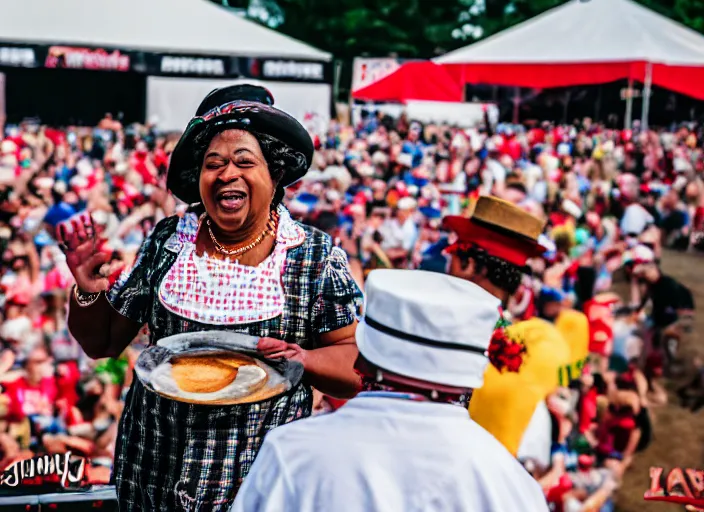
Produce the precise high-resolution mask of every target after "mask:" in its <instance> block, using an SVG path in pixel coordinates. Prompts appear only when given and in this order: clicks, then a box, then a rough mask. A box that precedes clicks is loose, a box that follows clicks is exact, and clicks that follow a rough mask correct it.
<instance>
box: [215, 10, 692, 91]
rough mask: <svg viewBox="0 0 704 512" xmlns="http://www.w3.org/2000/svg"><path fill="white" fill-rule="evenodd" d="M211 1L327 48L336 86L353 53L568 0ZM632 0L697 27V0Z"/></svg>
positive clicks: (505, 24)
mask: <svg viewBox="0 0 704 512" xmlns="http://www.w3.org/2000/svg"><path fill="white" fill-rule="evenodd" d="M211 1H213V2H215V3H218V4H224V5H230V6H231V7H234V8H237V9H238V11H239V12H246V15H247V16H248V17H250V18H252V19H254V20H256V21H258V22H260V23H263V24H264V25H267V26H269V27H271V28H275V29H276V30H279V31H280V32H283V33H284V34H287V35H289V36H291V37H294V38H296V39H299V40H301V41H304V42H306V43H308V44H310V45H312V46H315V47H317V48H320V49H321V50H325V51H328V52H330V53H332V54H333V55H334V56H335V58H336V59H338V60H340V61H342V62H343V64H344V65H343V68H342V71H343V74H342V78H341V80H340V84H341V86H342V87H343V88H344V87H345V85H346V84H349V83H350V79H351V62H352V59H354V57H359V56H368V57H388V56H396V57H399V58H409V59H414V58H415V59H428V58H432V57H435V56H437V55H442V54H443V53H447V52H448V51H451V50H455V49H457V48H460V47H462V46H466V45H468V44H470V43H473V42H475V41H477V40H480V39H482V38H486V37H488V36H491V35H493V34H495V33H497V32H500V31H501V30H504V29H506V28H509V27H511V26H513V25H517V24H518V23H522V22H523V21H526V20H528V19H530V18H532V17H534V16H537V15H539V14H541V13H543V12H545V11H546V10H548V9H552V8H553V7H557V6H559V5H562V4H563V3H565V2H567V1H570V0H211ZM571 1H576V0H571ZM585 1H588V0H585ZM635 1H637V2H638V3H640V4H642V5H644V6H646V7H648V8H650V9H653V10H655V11H656V12H658V13H660V14H663V15H665V16H667V17H669V18H671V19H673V20H675V21H678V22H680V23H683V24H684V25H687V26H689V27H691V28H693V29H694V30H697V31H699V32H702V33H704V0H635ZM345 92H346V91H344V90H342V91H341V93H343V95H344V93H345Z"/></svg>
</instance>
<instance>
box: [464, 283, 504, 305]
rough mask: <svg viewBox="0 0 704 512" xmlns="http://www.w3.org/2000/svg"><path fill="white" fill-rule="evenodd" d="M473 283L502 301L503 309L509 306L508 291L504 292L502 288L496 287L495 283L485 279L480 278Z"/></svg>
mask: <svg viewBox="0 0 704 512" xmlns="http://www.w3.org/2000/svg"><path fill="white" fill-rule="evenodd" d="M473 282H474V284H476V285H478V286H481V287H482V288H484V290H486V291H487V292H489V293H490V294H492V295H493V296H494V297H496V298H497V299H499V300H500V301H501V305H502V306H503V307H506V306H507V304H508V299H509V296H510V295H509V293H508V292H507V291H505V290H502V289H501V288H499V287H498V286H496V285H495V284H494V283H492V282H491V281H489V280H488V279H486V278H485V277H478V278H476V279H475V280H474V281H473Z"/></svg>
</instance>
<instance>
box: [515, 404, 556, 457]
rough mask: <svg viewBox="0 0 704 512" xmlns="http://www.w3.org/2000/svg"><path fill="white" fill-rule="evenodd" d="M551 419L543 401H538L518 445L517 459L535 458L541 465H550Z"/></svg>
mask: <svg viewBox="0 0 704 512" xmlns="http://www.w3.org/2000/svg"><path fill="white" fill-rule="evenodd" d="M551 444H552V421H551V420H550V411H548V407H547V405H546V404H545V402H539V403H538V405H537V406H536V407H535V411H534V412H533V416H532V417H531V419H530V423H528V427H527V428H526V431H525V432H524V433H523V437H522V438H521V444H520V445H519V447H518V454H517V455H518V459H519V460H526V459H533V460H536V461H537V462H538V463H539V464H541V465H542V466H543V467H548V466H549V465H550V446H551Z"/></svg>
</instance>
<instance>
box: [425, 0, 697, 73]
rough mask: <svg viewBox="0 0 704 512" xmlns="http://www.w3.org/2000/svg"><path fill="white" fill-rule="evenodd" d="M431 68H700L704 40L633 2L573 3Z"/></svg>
mask: <svg viewBox="0 0 704 512" xmlns="http://www.w3.org/2000/svg"><path fill="white" fill-rule="evenodd" d="M435 62H437V63H439V64H478V63H492V64H502V63H503V64H521V63H526V64H538V63H549V64H559V63H569V64H573V63H606V62H650V63H653V64H667V65H676V66H701V65H704V37H703V36H702V35H701V34H699V33H697V32H695V31H694V30H691V29H689V28H687V27H685V26H683V25H680V24H678V23H676V22H674V21H672V20H670V19H668V18H666V17H664V16H661V15H660V14H658V13H656V12H654V11H651V10H649V9H646V8H645V7H642V6H641V5H639V4H637V3H635V2H633V1H632V0H572V1H570V2H567V3H566V4H564V5H562V6H560V7H557V8H554V9H551V10H549V11H547V12H545V13H543V14H542V15H540V16H536V17H535V18H532V19H530V20H528V21H526V22H524V23H521V24H520V25H517V26H515V27H512V28H510V29H508V30H505V31H503V32H499V33H498V34H496V35H494V36H492V37H489V38H487V39H485V40H483V41H480V42H478V43H475V44H472V45H469V46H467V47H464V48H460V49H459V50H456V51H453V52H450V53H448V54H446V55H443V56H442V57H439V58H437V59H435Z"/></svg>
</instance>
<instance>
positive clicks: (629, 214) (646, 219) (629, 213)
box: [621, 203, 655, 235]
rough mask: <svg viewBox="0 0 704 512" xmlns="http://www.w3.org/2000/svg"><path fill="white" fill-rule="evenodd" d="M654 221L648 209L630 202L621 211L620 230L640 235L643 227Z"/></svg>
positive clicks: (643, 229)
mask: <svg viewBox="0 0 704 512" xmlns="http://www.w3.org/2000/svg"><path fill="white" fill-rule="evenodd" d="M653 222H655V219H654V218H653V216H652V215H650V213H648V210H646V209H645V208H643V207H642V206H641V205H639V204H638V203H633V204H630V205H628V206H627V207H626V210H625V211H624V212H623V218H621V231H622V232H623V233H624V234H626V235H628V234H635V235H640V234H641V233H642V232H643V231H645V228H646V227H647V226H648V225H649V224H652V223H653Z"/></svg>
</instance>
